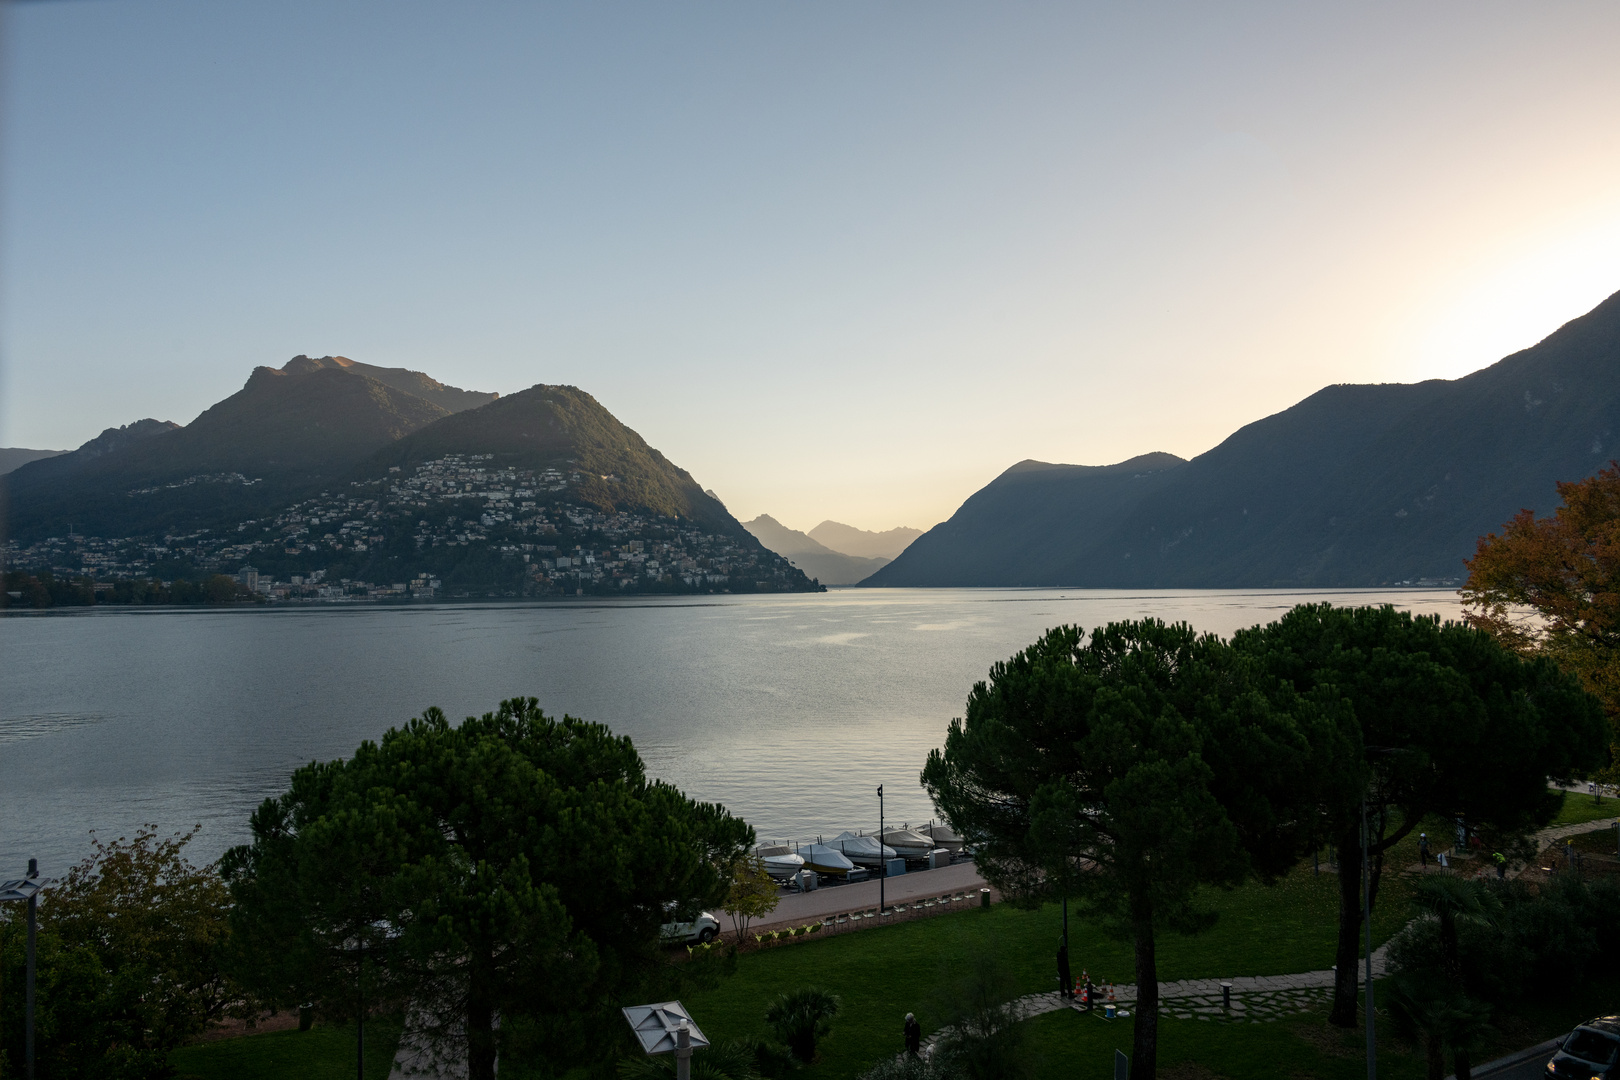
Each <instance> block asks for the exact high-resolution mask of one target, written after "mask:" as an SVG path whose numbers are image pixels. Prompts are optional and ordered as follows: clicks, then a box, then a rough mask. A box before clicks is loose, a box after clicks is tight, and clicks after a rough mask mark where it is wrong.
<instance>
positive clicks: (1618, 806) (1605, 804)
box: [1553, 791, 1620, 825]
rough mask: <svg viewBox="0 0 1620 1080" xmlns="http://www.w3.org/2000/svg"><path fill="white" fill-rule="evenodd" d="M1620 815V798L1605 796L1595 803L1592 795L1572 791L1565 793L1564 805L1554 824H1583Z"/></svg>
mask: <svg viewBox="0 0 1620 1080" xmlns="http://www.w3.org/2000/svg"><path fill="white" fill-rule="evenodd" d="M1612 817H1620V799H1615V798H1612V797H1609V796H1604V797H1603V801H1602V802H1596V803H1594V802H1593V801H1592V796H1590V795H1585V794H1582V793H1580V792H1575V791H1570V792H1566V793H1565V794H1564V807H1563V809H1562V810H1560V811H1559V812H1558V817H1557V818H1555V819H1553V824H1554V825H1581V824H1584V823H1586V822H1588V821H1596V820H1598V819H1599V818H1612Z"/></svg>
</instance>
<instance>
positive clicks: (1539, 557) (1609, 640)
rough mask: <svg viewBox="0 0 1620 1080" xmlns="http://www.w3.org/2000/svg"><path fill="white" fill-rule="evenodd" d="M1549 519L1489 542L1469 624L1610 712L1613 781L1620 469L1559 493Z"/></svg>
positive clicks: (1472, 590)
mask: <svg viewBox="0 0 1620 1080" xmlns="http://www.w3.org/2000/svg"><path fill="white" fill-rule="evenodd" d="M1558 494H1559V495H1560V496H1562V497H1563V500H1564V505H1563V506H1561V507H1559V508H1558V509H1557V510H1556V511H1555V512H1554V513H1553V515H1552V516H1551V517H1546V518H1537V517H1536V516H1535V514H1534V513H1533V512H1531V511H1529V510H1521V511H1519V513H1518V515H1517V516H1515V517H1514V518H1513V520H1512V521H1510V522H1508V523H1507V524H1506V525H1505V526H1503V528H1502V534H1501V535H1500V536H1498V535H1497V534H1495V533H1491V534H1490V535H1488V536H1485V537H1482V538H1481V539H1480V541H1479V548H1478V550H1477V551H1476V552H1475V554H1474V557H1473V558H1472V559H1470V560H1469V561H1468V564H1467V565H1468V581H1467V583H1465V584H1464V585H1463V588H1462V596H1463V603H1464V604H1465V605H1466V606H1467V608H1468V611H1467V612H1466V614H1465V615H1464V618H1465V619H1467V621H1468V622H1469V623H1470V624H1472V625H1474V626H1477V627H1479V628H1480V629H1482V630H1485V631H1487V632H1489V633H1490V634H1491V635H1492V636H1494V637H1495V638H1496V639H1497V640H1498V641H1500V642H1501V643H1502V644H1504V645H1506V646H1507V647H1509V648H1511V649H1513V650H1515V651H1517V652H1520V653H1524V654H1529V653H1540V654H1543V655H1546V656H1548V657H1551V658H1552V659H1553V660H1554V661H1555V662H1556V663H1557V664H1558V665H1559V666H1560V667H1562V668H1564V670H1566V671H1569V672H1571V673H1573V674H1575V675H1576V676H1578V677H1579V678H1580V680H1581V683H1582V685H1584V686H1585V688H1586V690H1587V691H1588V692H1589V693H1591V694H1592V695H1593V696H1594V697H1596V698H1597V699H1598V700H1599V701H1601V702H1602V703H1603V707H1604V710H1605V711H1606V712H1607V713H1608V716H1609V724H1610V728H1611V731H1612V732H1613V734H1612V735H1611V748H1610V766H1609V769H1608V770H1607V772H1608V773H1609V774H1610V775H1609V776H1608V777H1607V779H1609V780H1610V781H1613V780H1614V779H1616V777H1615V776H1614V775H1613V774H1614V773H1615V772H1616V769H1615V764H1614V762H1616V761H1620V462H1612V461H1611V462H1610V463H1609V467H1608V468H1607V469H1603V470H1600V471H1599V472H1598V473H1597V475H1595V476H1592V477H1590V478H1588V479H1586V480H1581V481H1577V482H1564V483H1560V484H1559V485H1558Z"/></svg>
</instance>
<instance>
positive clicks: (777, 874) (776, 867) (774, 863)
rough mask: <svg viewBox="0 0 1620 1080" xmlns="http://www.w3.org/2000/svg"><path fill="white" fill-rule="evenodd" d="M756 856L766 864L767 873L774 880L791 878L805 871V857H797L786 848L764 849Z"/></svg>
mask: <svg viewBox="0 0 1620 1080" xmlns="http://www.w3.org/2000/svg"><path fill="white" fill-rule="evenodd" d="M755 854H756V855H758V856H759V858H760V861H761V862H763V863H764V864H765V872H766V873H767V874H769V875H770V876H771V877H773V878H790V877H792V876H793V875H794V874H797V873H798V872H799V871H800V870H803V869H804V856H803V855H795V854H794V853H793V852H791V851H789V850H788V849H787V847H786V846H778V847H768V848H763V847H762V848H760V849H759V850H758V851H757V852H755Z"/></svg>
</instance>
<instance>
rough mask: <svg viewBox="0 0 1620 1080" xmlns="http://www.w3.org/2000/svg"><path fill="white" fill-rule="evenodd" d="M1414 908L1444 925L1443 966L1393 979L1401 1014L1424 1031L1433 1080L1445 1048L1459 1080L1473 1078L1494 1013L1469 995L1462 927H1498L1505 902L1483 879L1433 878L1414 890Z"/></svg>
mask: <svg viewBox="0 0 1620 1080" xmlns="http://www.w3.org/2000/svg"><path fill="white" fill-rule="evenodd" d="M1412 905H1413V907H1415V908H1417V910H1418V911H1419V913H1421V914H1423V915H1427V916H1429V917H1430V918H1432V919H1434V920H1435V922H1436V923H1437V924H1438V925H1439V931H1440V950H1439V951H1440V956H1439V961H1440V964H1439V969H1438V971H1429V972H1425V971H1421V970H1419V971H1410V972H1403V973H1402V974H1401V975H1399V976H1397V977H1396V978H1395V979H1394V980H1392V985H1391V990H1392V991H1393V994H1394V998H1395V1000H1394V1006H1395V1009H1396V1013H1397V1015H1398V1016H1399V1017H1400V1018H1401V1020H1402V1023H1403V1026H1405V1027H1407V1028H1408V1030H1411V1031H1414V1032H1421V1033H1422V1036H1423V1038H1424V1041H1425V1043H1426V1045H1427V1046H1428V1048H1429V1075H1430V1076H1431V1077H1433V1080H1440V1076H1441V1073H1440V1072H1437V1071H1436V1069H1437V1068H1441V1069H1442V1070H1443V1066H1440V1065H1439V1064H1438V1058H1439V1055H1440V1054H1441V1052H1442V1050H1441V1048H1442V1046H1449V1047H1450V1048H1451V1055H1452V1063H1453V1066H1454V1067H1455V1069H1456V1073H1457V1078H1458V1080H1468V1078H1469V1077H1470V1076H1471V1075H1472V1067H1471V1062H1470V1060H1469V1046H1470V1045H1471V1044H1472V1043H1473V1042H1474V1040H1475V1039H1476V1038H1478V1036H1479V1035H1480V1034H1481V1032H1483V1031H1484V1029H1485V1026H1486V1024H1487V1022H1488V1020H1489V1011H1488V1009H1486V1007H1485V1006H1483V1005H1481V1004H1480V1003H1478V1002H1476V1001H1473V1000H1472V999H1470V998H1469V997H1468V996H1467V995H1466V993H1465V992H1464V987H1463V976H1462V954H1461V951H1460V949H1459V948H1458V945H1457V925H1458V924H1459V923H1462V922H1478V923H1485V924H1492V923H1494V922H1495V921H1496V916H1497V914H1498V913H1499V911H1500V910H1501V902H1500V901H1499V900H1497V898H1496V896H1495V895H1494V894H1492V893H1491V892H1489V891H1488V890H1487V889H1485V888H1484V887H1483V886H1482V885H1481V884H1480V883H1479V882H1478V881H1472V880H1469V879H1467V878H1460V877H1452V876H1451V875H1449V874H1433V875H1430V876H1428V877H1425V878H1423V879H1422V880H1421V881H1419V882H1418V883H1417V886H1416V888H1414V889H1413V890H1412Z"/></svg>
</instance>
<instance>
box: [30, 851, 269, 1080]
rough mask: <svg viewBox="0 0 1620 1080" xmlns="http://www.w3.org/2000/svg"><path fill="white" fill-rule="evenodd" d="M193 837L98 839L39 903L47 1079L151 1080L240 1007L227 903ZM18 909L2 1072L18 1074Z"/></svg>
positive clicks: (41, 1050) (43, 1071) (41, 1027)
mask: <svg viewBox="0 0 1620 1080" xmlns="http://www.w3.org/2000/svg"><path fill="white" fill-rule="evenodd" d="M195 835H196V830H195V829H193V830H191V831H190V832H183V833H177V834H175V835H173V836H170V837H167V838H165V837H161V836H159V835H158V833H157V830H156V828H155V827H154V826H150V825H149V826H146V827H144V828H142V829H140V830H138V831H137V832H136V833H135V836H134V838H133V839H131V838H126V837H119V838H118V839H116V840H112V841H110V842H108V841H103V840H101V839H99V838H96V837H92V839H91V843H92V845H93V848H94V851H93V853H92V854H90V855H89V856H87V857H86V858H85V859H84V860H83V861H82V862H80V863H79V864H78V865H76V866H74V867H72V868H71V869H70V870H69V871H68V872H67V874H66V875H65V876H64V878H63V879H62V881H61V883H60V884H58V885H57V886H56V887H55V888H53V889H50V890H48V891H47V892H46V893H45V894H44V895H43V897H42V898H41V901H40V905H39V931H38V934H39V941H38V953H39V955H38V965H39V970H38V980H39V983H38V985H39V1015H38V1016H37V1017H36V1035H37V1037H38V1039H39V1043H38V1055H39V1065H40V1075H41V1076H44V1077H52V1076H73V1077H84V1078H87V1080H148V1078H157V1077H164V1076H168V1075H170V1070H169V1067H168V1057H169V1051H170V1050H172V1049H173V1048H174V1047H176V1046H179V1045H180V1044H181V1043H183V1042H185V1041H186V1040H188V1039H190V1038H193V1037H195V1036H197V1035H200V1034H201V1033H202V1032H203V1031H204V1029H205V1028H206V1027H207V1026H208V1024H209V1023H210V1022H211V1021H214V1020H218V1019H220V1018H221V1017H222V1016H223V1015H224V1014H225V1012H226V1009H227V1008H228V1007H240V1006H243V1005H244V1004H245V1002H244V1001H243V999H242V998H241V996H240V994H239V992H238V990H237V989H236V987H234V986H233V985H232V984H230V983H229V982H227V981H226V978H225V976H224V974H223V972H222V968H221V959H222V949H223V947H224V946H225V944H226V941H227V938H228V936H229V924H228V921H227V916H228V912H229V906H230V896H229V894H228V892H227V891H226V888H225V884H224V882H223V881H221V880H220V877H219V874H218V873H217V872H216V871H215V869H214V868H213V867H212V866H203V867H198V866H196V865H194V864H193V863H192V862H191V861H190V860H189V859H187V858H186V855H185V847H186V845H187V843H189V842H190V841H191V839H192V837H193V836H195ZM19 907H20V905H17V904H7V905H4V910H0V975H3V976H4V979H5V983H6V985H5V990H4V994H3V995H0V1006H3V1008H0V1075H5V1076H20V1075H21V1073H22V1070H21V1064H20V1062H19V1061H18V1058H19V1057H20V1053H21V1036H22V1028H23V1016H22V1001H23V998H22V993H21V991H22V985H21V984H22V977H23V974H22V963H21V961H22V959H23V952H24V945H25V931H24V927H23V920H22V918H21V912H20V911H19V910H18V909H19Z"/></svg>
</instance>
